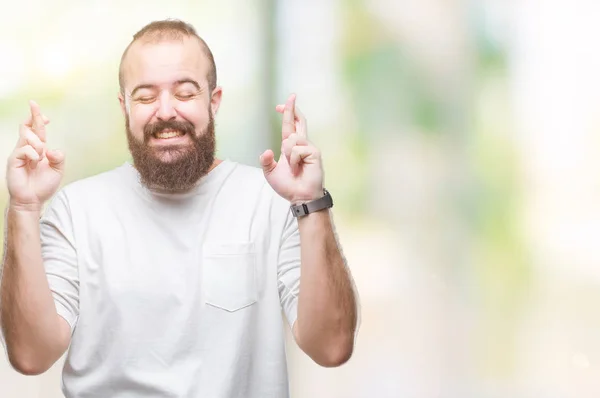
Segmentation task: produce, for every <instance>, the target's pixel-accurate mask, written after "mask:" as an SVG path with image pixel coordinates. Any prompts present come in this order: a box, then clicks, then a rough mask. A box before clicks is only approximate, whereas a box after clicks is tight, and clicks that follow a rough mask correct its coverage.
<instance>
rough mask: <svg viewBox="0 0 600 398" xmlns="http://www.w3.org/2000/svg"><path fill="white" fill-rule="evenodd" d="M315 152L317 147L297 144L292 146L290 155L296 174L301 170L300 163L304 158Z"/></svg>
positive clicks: (291, 166)
mask: <svg viewBox="0 0 600 398" xmlns="http://www.w3.org/2000/svg"><path fill="white" fill-rule="evenodd" d="M314 153H315V148H312V147H310V146H305V145H296V146H295V147H293V148H292V152H291V155H290V168H291V169H292V173H293V174H294V175H296V174H298V172H299V171H300V165H301V163H302V161H303V160H304V159H306V158H307V157H309V156H310V155H312V154H314Z"/></svg>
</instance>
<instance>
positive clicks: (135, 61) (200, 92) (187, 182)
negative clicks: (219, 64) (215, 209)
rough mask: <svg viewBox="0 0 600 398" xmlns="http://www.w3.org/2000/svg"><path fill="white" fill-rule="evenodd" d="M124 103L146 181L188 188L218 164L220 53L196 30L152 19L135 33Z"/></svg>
mask: <svg viewBox="0 0 600 398" xmlns="http://www.w3.org/2000/svg"><path fill="white" fill-rule="evenodd" d="M119 85H120V93H119V102H120V103H121V109H122V111H123V114H124V116H125V123H126V131H127V140H128V143H129V149H130V151H131V154H132V157H133V162H134V165H135V167H136V169H137V170H138V171H139V173H140V175H141V177H142V182H143V183H144V184H145V185H147V186H149V187H152V188H158V189H163V190H167V191H184V190H187V189H189V188H191V187H192V186H194V185H195V184H196V182H197V181H198V180H199V179H200V178H201V177H202V176H204V175H206V173H208V171H209V170H210V168H211V166H212V165H213V162H214V159H215V147H216V144H215V134H214V116H215V114H216V112H217V110H218V108H219V104H220V102H221V93H222V91H221V88H220V87H217V86H216V68H215V63H214V59H213V55H212V53H211V51H210V49H209V48H208V46H207V45H206V43H205V42H204V41H203V40H202V39H201V38H200V37H199V36H198V35H197V34H196V32H195V30H194V28H193V27H192V26H191V25H189V24H186V23H184V22H181V21H173V20H167V21H158V22H152V23H150V24H148V25H146V26H145V27H144V28H142V29H141V30H140V31H139V32H138V33H136V34H135V35H134V37H133V40H132V42H131V43H130V44H129V46H128V47H127V49H126V50H125V52H124V53H123V56H122V58H121V65H120V67H119Z"/></svg>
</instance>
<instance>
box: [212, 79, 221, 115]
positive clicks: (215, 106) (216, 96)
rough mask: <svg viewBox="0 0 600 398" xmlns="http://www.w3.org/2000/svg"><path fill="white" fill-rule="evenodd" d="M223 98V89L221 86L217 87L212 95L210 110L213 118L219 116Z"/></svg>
mask: <svg viewBox="0 0 600 398" xmlns="http://www.w3.org/2000/svg"><path fill="white" fill-rule="evenodd" d="M222 96H223V88H221V86H217V87H215V89H214V90H213V92H212V94H211V95H210V109H211V111H212V114H213V117H215V116H216V115H217V112H218V111H219V106H221V97H222Z"/></svg>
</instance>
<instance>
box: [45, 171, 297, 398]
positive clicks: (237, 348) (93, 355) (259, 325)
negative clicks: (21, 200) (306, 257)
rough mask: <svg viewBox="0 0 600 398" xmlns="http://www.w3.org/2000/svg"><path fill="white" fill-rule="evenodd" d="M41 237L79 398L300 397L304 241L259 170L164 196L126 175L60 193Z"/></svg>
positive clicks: (66, 380)
mask: <svg viewBox="0 0 600 398" xmlns="http://www.w3.org/2000/svg"><path fill="white" fill-rule="evenodd" d="M41 236H42V254H43V259H44V266H45V269H46V272H47V276H48V280H49V283H50V288H51V290H52V293H53V296H54V300H55V303H56V309H57V312H58V314H59V315H61V316H62V317H64V318H65V319H66V320H67V322H68V323H69V324H70V325H71V329H72V333H73V334H72V339H71V346H70V348H69V351H68V354H67V358H66V362H65V366H64V369H63V383H62V386H63V391H64V393H65V395H66V396H67V397H68V398H71V397H73V398H75V397H76V398H88V397H97V398H109V397H110V398H125V397H127V398H142V397H143V398H150V397H161V398H165V397H198V398H200V397H202V398H209V397H210V398H213V397H214V398H217V397H240V398H242V397H243V398H254V397H256V398H259V397H260V398H268V397H277V398H281V397H287V396H288V395H289V393H288V390H289V389H288V377H287V366H286V356H285V334H284V329H283V322H282V310H283V313H284V314H285V316H286V318H287V321H288V323H289V326H290V327H292V325H293V323H294V322H295V320H296V314H297V300H298V299H297V298H298V291H299V283H300V237H299V233H298V225H297V222H296V219H295V218H294V217H293V216H292V215H291V212H290V211H289V203H288V202H287V201H286V200H284V199H283V198H281V197H280V196H279V195H277V194H276V193H275V192H274V191H273V190H272V189H271V187H270V186H269V184H268V183H267V182H266V180H265V178H264V176H263V173H262V170H260V169H258V168H253V167H249V166H244V165H240V164H237V163H234V162H231V161H224V162H222V163H221V164H220V165H219V166H217V167H216V168H215V169H213V170H212V171H211V172H210V173H209V174H208V175H207V176H206V177H204V178H203V179H202V181H201V182H200V184H199V185H198V186H197V188H196V189H195V190H194V191H193V192H190V193H186V194H169V195H166V194H165V195H163V194H160V195H158V194H155V193H151V192H150V191H149V190H147V189H146V188H145V187H144V186H143V185H141V184H140V182H139V179H138V174H137V171H136V170H135V169H134V168H133V166H132V165H130V164H129V163H126V164H124V165H123V166H121V167H119V168H117V169H114V170H112V171H109V172H105V173H102V174H99V175H97V176H94V177H90V178H86V179H83V180H80V181H77V182H74V183H72V184H69V185H67V186H66V187H65V188H64V189H62V190H61V191H59V192H58V193H57V194H56V195H55V197H54V198H53V199H52V201H51V203H50V204H49V206H48V208H47V209H46V211H45V212H44V216H43V217H42V220H41Z"/></svg>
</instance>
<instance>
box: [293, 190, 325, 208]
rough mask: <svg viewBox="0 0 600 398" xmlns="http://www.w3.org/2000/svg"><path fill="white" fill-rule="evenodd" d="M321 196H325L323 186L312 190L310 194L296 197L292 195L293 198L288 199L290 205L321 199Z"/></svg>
mask: <svg viewBox="0 0 600 398" xmlns="http://www.w3.org/2000/svg"><path fill="white" fill-rule="evenodd" d="M323 196H325V190H324V189H323V188H321V189H318V190H315V191H314V192H311V193H310V194H307V195H302V196H298V197H294V198H292V199H290V205H291V206H297V205H302V204H303V203H308V202H312V201H313V200H317V199H321V198H322V197H323Z"/></svg>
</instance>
